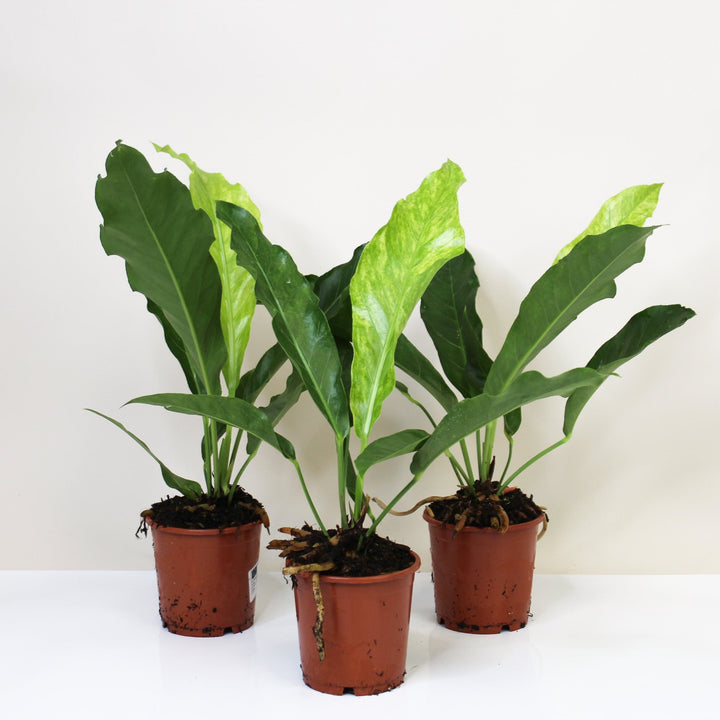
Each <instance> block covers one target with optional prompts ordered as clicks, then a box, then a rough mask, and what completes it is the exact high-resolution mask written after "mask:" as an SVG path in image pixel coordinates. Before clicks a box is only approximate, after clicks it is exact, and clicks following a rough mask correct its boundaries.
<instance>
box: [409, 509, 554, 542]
mask: <svg viewBox="0 0 720 720" xmlns="http://www.w3.org/2000/svg"><path fill="white" fill-rule="evenodd" d="M544 514H545V513H544V512H541V513H540V515H538V516H537V517H536V518H533V519H532V520H528V521H527V522H524V523H516V524H515V525H509V526H508V529H507V530H506V531H505V532H504V533H502V534H503V535H506V534H507V533H509V532H522V531H523V530H527V529H529V528H531V527H533V526H534V525H539V524H540V523H541V522H542V521H543V516H544ZM422 517H423V520H425V522H426V523H428V524H429V525H433V526H435V527H446V528H452V527H453V526H452V525H451V524H450V523H444V522H440V520H438V519H437V518H434V517H432V516H431V515H430V514H429V513H428V511H427V507H426V508H425V509H424V510H423V515H422ZM460 532H461V533H482V534H486V535H487V534H489V533H492V534H493V535H499V534H500V533H498V531H497V530H495V529H493V528H490V527H484V528H478V527H471V526H468V525H466V526H465V527H464V528H463V529H462V530H460Z"/></svg>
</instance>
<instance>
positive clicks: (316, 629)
mask: <svg viewBox="0 0 720 720" xmlns="http://www.w3.org/2000/svg"><path fill="white" fill-rule="evenodd" d="M312 590H313V598H314V599H315V606H316V607H317V618H316V619H315V624H314V625H313V636H314V637H315V644H316V645H317V651H318V655H319V656H320V662H322V661H323V660H324V659H325V638H323V622H324V621H325V603H324V602H323V597H322V592H321V591H320V574H319V572H313V575H312Z"/></svg>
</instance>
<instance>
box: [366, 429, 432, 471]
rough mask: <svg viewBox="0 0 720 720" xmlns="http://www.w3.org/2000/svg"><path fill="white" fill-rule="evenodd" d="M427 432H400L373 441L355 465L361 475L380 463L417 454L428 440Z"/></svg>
mask: <svg viewBox="0 0 720 720" xmlns="http://www.w3.org/2000/svg"><path fill="white" fill-rule="evenodd" d="M428 437H429V435H428V433H427V431H426V430H400V431H399V432H396V433H394V434H392V435H387V436H385V437H383V438H378V439H377V440H373V442H371V443H370V444H369V445H368V446H367V447H366V448H365V449H364V450H363V451H362V452H361V453H360V454H359V455H358V457H357V460H356V461H355V465H356V466H357V470H358V472H359V473H360V474H361V475H365V473H366V472H367V471H368V470H369V469H370V468H371V467H372V466H373V465H376V464H377V463H379V462H383V461H385V460H389V459H390V458H394V457H400V456H401V455H406V454H407V453H411V452H415V451H416V450H417V449H418V447H420V445H422V443H424V442H425V441H426V440H427V439H428Z"/></svg>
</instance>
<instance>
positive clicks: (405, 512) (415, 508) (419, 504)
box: [372, 495, 454, 517]
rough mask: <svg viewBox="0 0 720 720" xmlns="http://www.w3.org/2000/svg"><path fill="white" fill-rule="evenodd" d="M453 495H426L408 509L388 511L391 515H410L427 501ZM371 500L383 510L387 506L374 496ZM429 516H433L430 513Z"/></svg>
mask: <svg viewBox="0 0 720 720" xmlns="http://www.w3.org/2000/svg"><path fill="white" fill-rule="evenodd" d="M452 497H454V495H431V496H430V497H426V498H424V499H422V500H420V501H419V502H416V503H415V504H414V505H413V506H412V507H411V508H410V509H409V510H388V512H389V513H390V514H391V515H398V516H403V515H412V514H413V513H414V512H415V511H416V510H418V508H421V507H422V506H423V505H426V504H427V503H431V502H435V501H437V500H449V499H450V498H452ZM372 501H373V502H374V503H375V504H376V505H378V506H379V507H380V509H381V510H385V508H386V507H387V503H384V502H383V501H382V500H380V498H376V497H374V498H373V499H372ZM431 517H433V515H432V513H431Z"/></svg>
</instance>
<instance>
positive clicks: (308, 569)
mask: <svg viewBox="0 0 720 720" xmlns="http://www.w3.org/2000/svg"><path fill="white" fill-rule="evenodd" d="M334 567H335V563H333V562H325V563H311V564H309V565H288V566H286V567H284V568H283V569H282V574H283V575H285V576H287V575H300V574H301V573H313V574H314V575H317V574H318V573H321V572H327V571H328V570H332V569H333V568H334Z"/></svg>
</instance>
